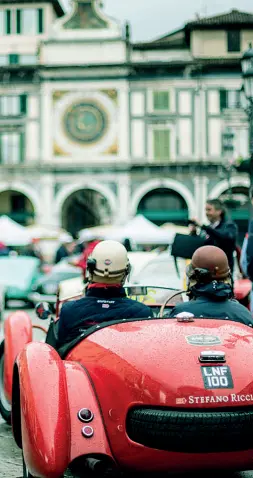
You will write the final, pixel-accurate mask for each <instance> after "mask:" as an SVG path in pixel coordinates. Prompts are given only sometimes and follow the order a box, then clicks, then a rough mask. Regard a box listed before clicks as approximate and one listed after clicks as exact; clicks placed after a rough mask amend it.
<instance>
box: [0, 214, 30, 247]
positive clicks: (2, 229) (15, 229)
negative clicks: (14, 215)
mask: <svg viewBox="0 0 253 478" xmlns="http://www.w3.org/2000/svg"><path fill="white" fill-rule="evenodd" d="M0 242H3V244H5V245H6V246H27V245H28V244H30V243H31V235H30V233H29V231H28V230H27V229H26V228H25V227H23V226H21V225H20V224H18V223H17V222H15V221H13V220H12V219H10V218H9V217H8V216H1V217H0Z"/></svg>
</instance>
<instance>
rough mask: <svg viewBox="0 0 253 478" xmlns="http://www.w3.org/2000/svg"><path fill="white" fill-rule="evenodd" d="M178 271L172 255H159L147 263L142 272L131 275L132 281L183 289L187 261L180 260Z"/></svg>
mask: <svg viewBox="0 0 253 478" xmlns="http://www.w3.org/2000/svg"><path fill="white" fill-rule="evenodd" d="M178 271H179V275H180V276H178V274H177V271H176V266H175V263H174V260H173V258H172V257H171V256H167V257H163V256H159V257H157V259H154V260H152V261H150V262H149V263H148V264H146V265H145V266H144V267H143V268H142V269H141V271H140V272H138V273H137V274H134V275H133V276H132V277H131V282H132V283H138V284H143V285H146V284H153V285H154V286H164V287H172V288H174V289H182V288H183V283H184V271H185V261H184V260H182V259H181V260H178Z"/></svg>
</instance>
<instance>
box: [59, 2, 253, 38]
mask: <svg viewBox="0 0 253 478" xmlns="http://www.w3.org/2000/svg"><path fill="white" fill-rule="evenodd" d="M69 1H70V0H62V3H63V4H65V5H67V4H68V2H69ZM103 1H104V6H105V11H106V13H108V15H110V16H111V17H114V18H115V19H118V20H119V21H120V22H121V23H122V24H124V23H125V21H126V20H128V21H130V23H131V26H132V38H133V40H134V41H146V40H152V39H153V38H157V37H159V36H162V35H163V34H166V33H168V32H170V31H172V30H176V29H177V28H180V27H181V26H182V25H183V24H184V23H186V22H187V21H189V20H192V19H194V18H195V15H196V13H198V14H200V15H201V16H206V15H213V14H214V15H215V14H218V13H224V12H227V11H229V10H232V9H233V8H234V9H240V10H242V11H245V12H251V13H253V2H252V0H240V2H239V1H238V0H211V1H210V0H103Z"/></svg>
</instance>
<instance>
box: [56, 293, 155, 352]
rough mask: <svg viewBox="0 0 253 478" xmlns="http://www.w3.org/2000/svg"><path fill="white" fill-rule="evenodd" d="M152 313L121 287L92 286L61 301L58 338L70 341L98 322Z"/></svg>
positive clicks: (144, 315)
mask: <svg viewBox="0 0 253 478" xmlns="http://www.w3.org/2000/svg"><path fill="white" fill-rule="evenodd" d="M145 317H153V314H152V311H151V309H150V308H149V307H147V306H146V305H144V304H142V303H141V302H137V301H136V300H132V299H128V298H127V297H126V293H125V290H124V288H123V287H120V288H118V287H107V288H106V287H105V288H97V289H96V288H91V289H88V290H87V292H86V296H85V297H83V298H82V299H80V300H75V301H70V302H66V303H65V304H63V306H62V309H61V313H60V318H59V325H58V338H59V342H60V343H65V342H69V341H70V340H72V339H74V338H76V337H78V335H80V329H87V328H88V327H91V326H93V325H95V324H97V323H101V322H106V321H110V320H121V319H132V318H145Z"/></svg>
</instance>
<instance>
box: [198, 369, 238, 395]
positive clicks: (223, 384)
mask: <svg viewBox="0 0 253 478" xmlns="http://www.w3.org/2000/svg"><path fill="white" fill-rule="evenodd" d="M201 372H202V377H203V381H204V386H205V388H206V389H209V390H210V389H216V388H234V384H233V379H232V375H231V371H230V368H229V367H228V366H225V365H224V366H219V367H201Z"/></svg>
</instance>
